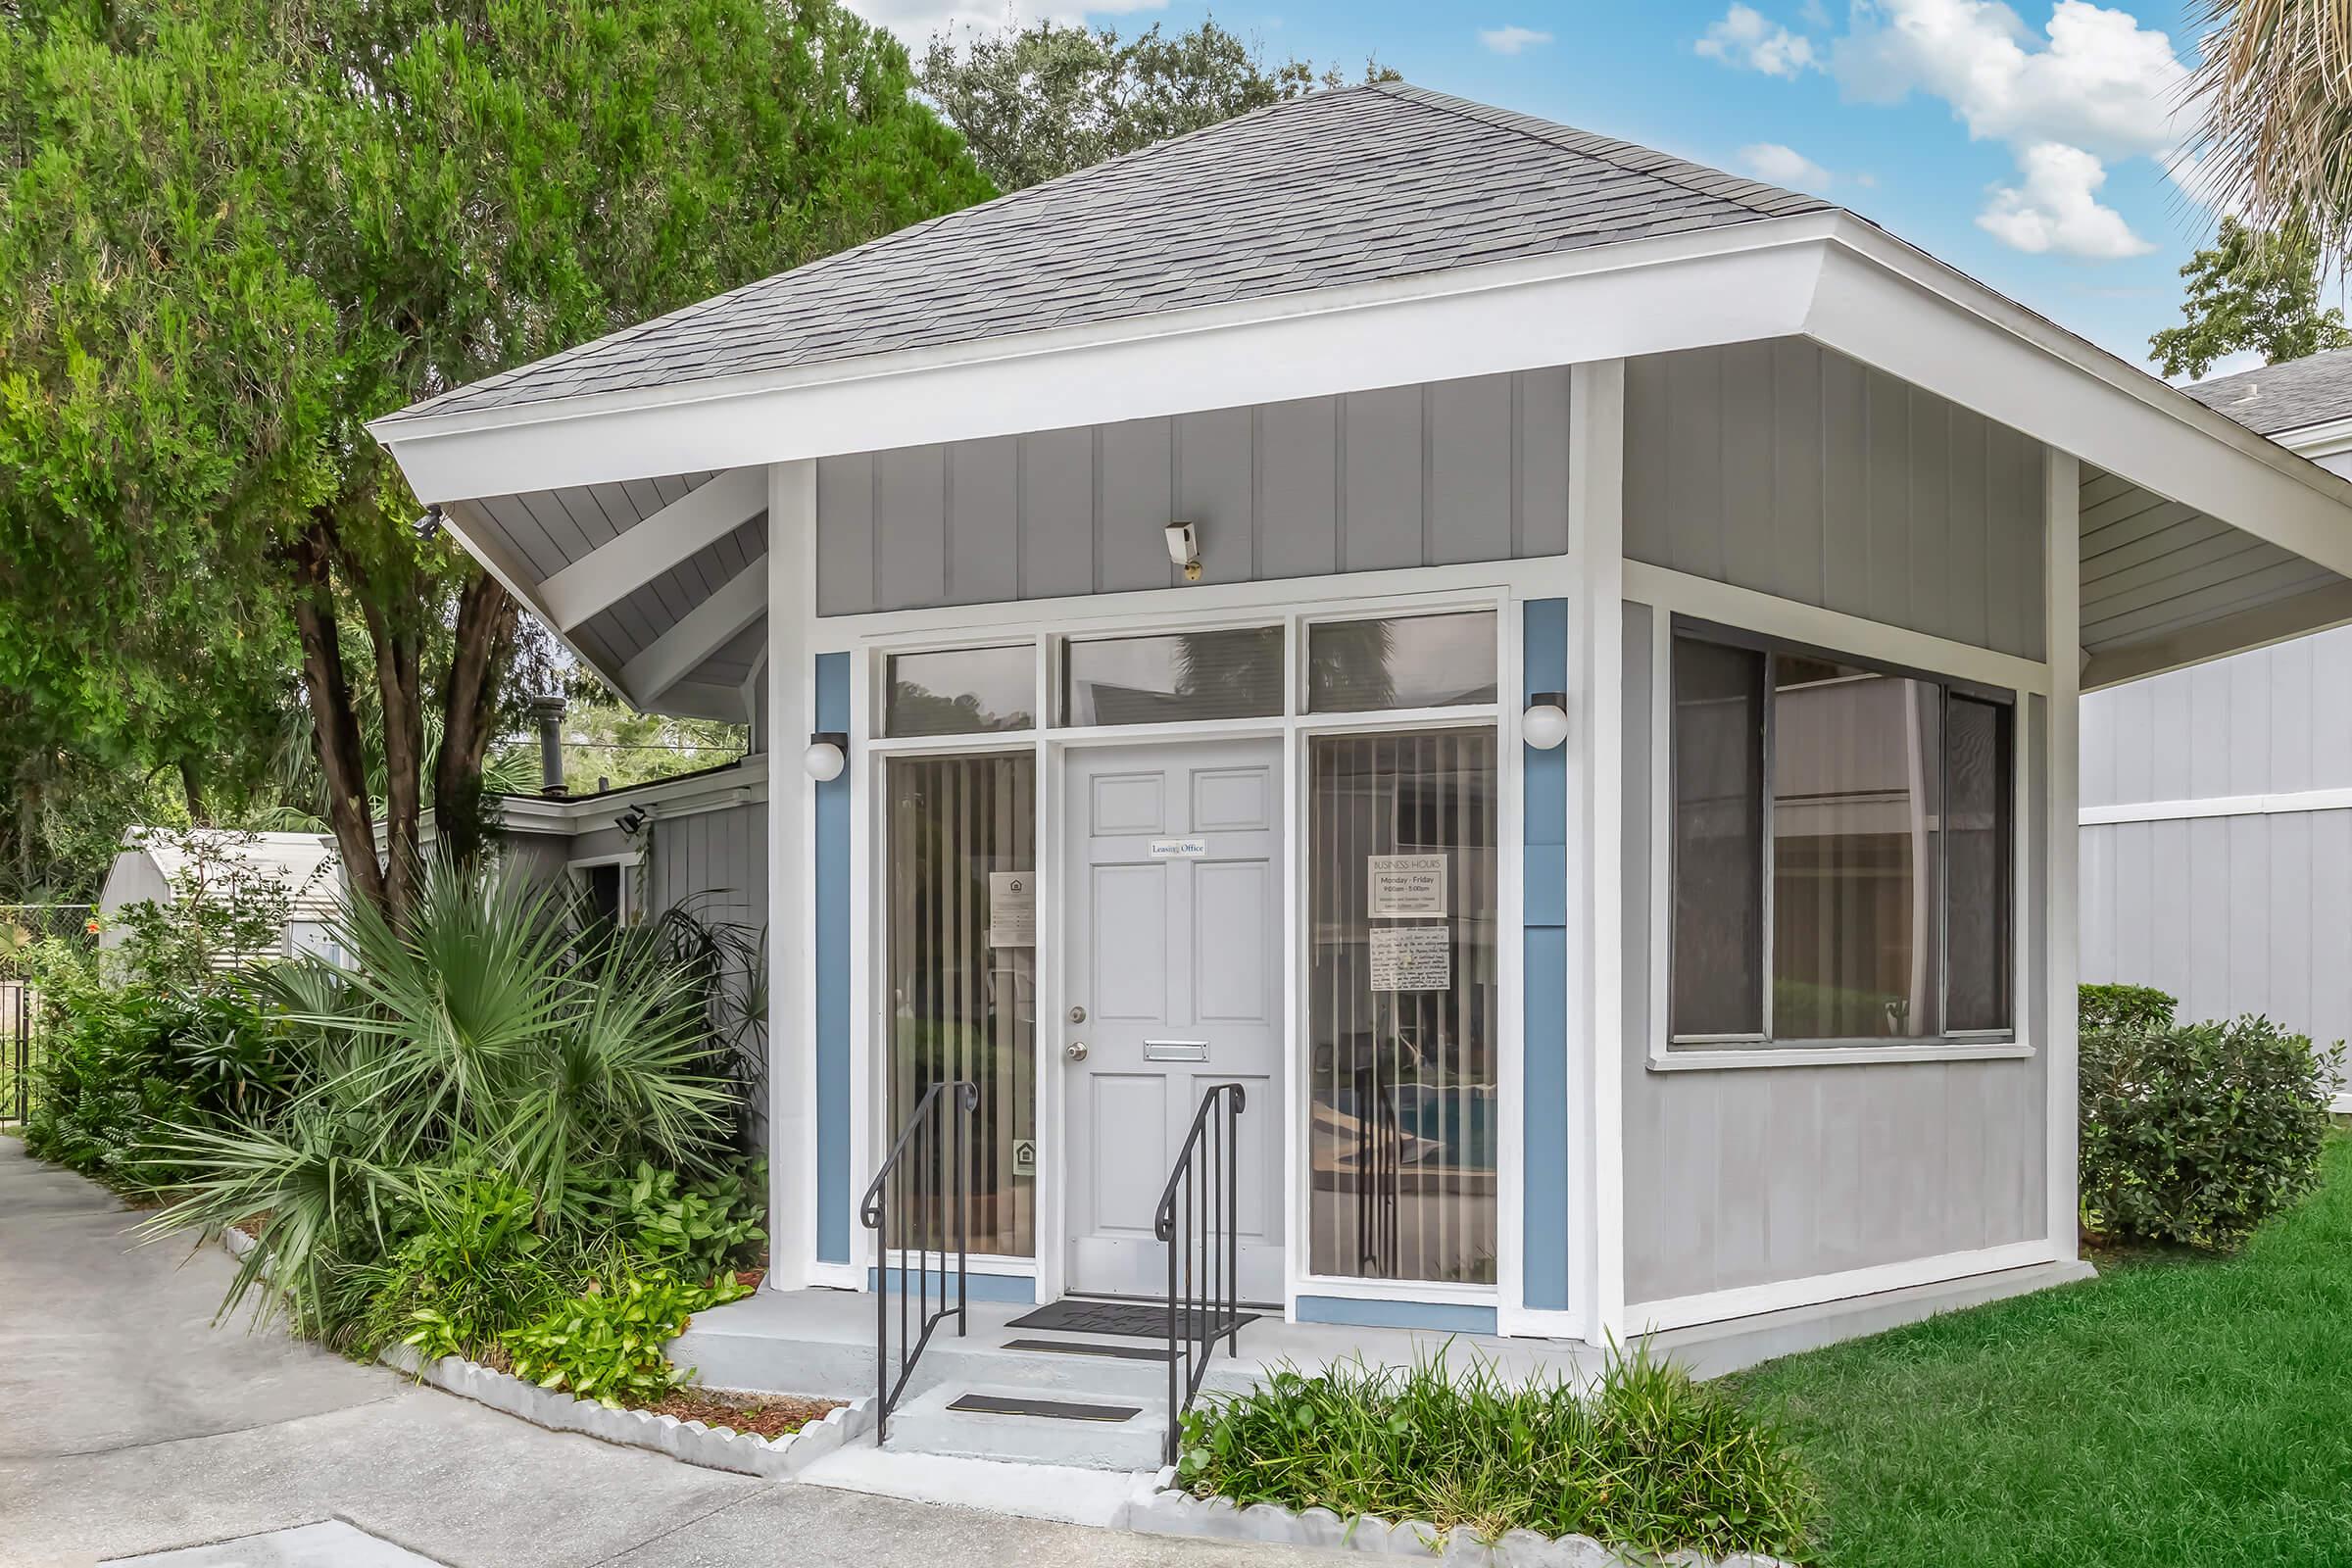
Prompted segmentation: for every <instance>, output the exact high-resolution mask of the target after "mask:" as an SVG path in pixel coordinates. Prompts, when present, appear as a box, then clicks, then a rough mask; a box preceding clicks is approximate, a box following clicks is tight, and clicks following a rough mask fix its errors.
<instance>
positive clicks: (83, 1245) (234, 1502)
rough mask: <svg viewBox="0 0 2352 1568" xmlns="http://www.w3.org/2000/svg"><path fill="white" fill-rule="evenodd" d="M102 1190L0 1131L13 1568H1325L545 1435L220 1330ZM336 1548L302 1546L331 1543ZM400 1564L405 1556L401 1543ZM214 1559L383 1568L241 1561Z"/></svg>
mask: <svg viewBox="0 0 2352 1568" xmlns="http://www.w3.org/2000/svg"><path fill="white" fill-rule="evenodd" d="M132 1219H133V1216H131V1215H128V1214H126V1213H124V1212H123V1208H122V1206H121V1205H120V1204H119V1203H118V1202H117V1201H115V1200H114V1199H113V1198H112V1197H111V1196H110V1195H108V1194H107V1193H106V1192H105V1191H103V1190H102V1189H100V1188H98V1187H96V1186H94V1185H92V1184H90V1183H88V1182H85V1181H83V1180H81V1179H80V1178H79V1177H76V1176H73V1175H69V1174H67V1173H65V1172H63V1171H59V1170H55V1169H53V1168H51V1167H49V1166H46V1165H42V1164H40V1163H38V1162H37V1161H35V1160H32V1159H30V1158H29V1157H27V1156H26V1155H25V1152H24V1145H23V1144H22V1143H20V1142H19V1141H18V1140H17V1139H16V1138H14V1137H13V1136H9V1135H5V1134H0V1564H4V1565H6V1568H50V1565H54V1564H78V1563H91V1562H97V1561H102V1560H106V1559H111V1558H118V1557H135V1556H140V1555H143V1554H146V1553H151V1552H160V1551H169V1550H172V1549H173V1548H181V1547H189V1546H197V1545H202V1544H209V1543H220V1542H229V1541H234V1540H237V1539H238V1538H243V1537H251V1536H257V1535H260V1534H263V1533H265V1532H271V1531H295V1530H296V1527H300V1526H305V1525H313V1526H317V1525H322V1524H330V1523H332V1522H335V1521H341V1522H344V1523H347V1524H349V1525H352V1526H356V1527H358V1529H359V1530H360V1531H365V1532H367V1533H368V1535H370V1536H373V1537H375V1538H378V1540H379V1541H381V1542H383V1543H389V1544H390V1545H391V1546H392V1547H400V1548H406V1550H407V1551H408V1552H413V1553H416V1554H417V1555H418V1556H419V1557H421V1558H423V1559H426V1560H427V1561H429V1562H433V1563H440V1564H447V1565H450V1568H527V1565H535V1564H547V1565H551V1568H590V1565H592V1564H615V1565H619V1564H626V1565H629V1568H640V1565H642V1568H654V1565H677V1568H686V1565H702V1564H720V1563H739V1562H740V1563H761V1564H767V1563H776V1562H783V1563H787V1564H789V1565H791V1568H823V1565H827V1564H841V1565H843V1568H901V1565H904V1568H915V1565H918V1564H919V1565H922V1568H934V1565H936V1564H939V1563H943V1562H945V1563H959V1564H979V1563H987V1564H990V1565H992V1568H996V1565H1007V1568H1012V1565H1024V1564H1039V1565H1046V1564H1053V1565H1056V1568H1058V1565H1064V1564H1102V1565H1105V1568H1160V1565H1167V1568H1179V1565H1181V1568H1196V1565H1198V1568H1245V1565H1246V1568H1308V1565H1310V1564H1322V1565H1325V1568H1328V1565H1329V1564H1330V1563H1331V1562H1332V1561H1333V1559H1332V1558H1330V1557H1328V1556H1322V1555H1318V1554H1308V1553H1296V1552H1284V1551H1276V1550H1272V1549H1267V1548H1248V1547H1239V1546H1224V1545H1217V1544H1205V1543H1191V1542H1176V1541H1158V1540H1152V1539H1150V1538H1145V1537H1138V1536H1130V1535H1124V1534H1118V1533H1114V1532H1110V1531H1101V1530H1089V1529H1084V1528H1081V1527H1078V1526H1072V1525H1056V1524H1044V1523H1039V1522H1035V1521H1031V1520H1022V1519H1007V1518H1002V1517H999V1516H997V1515H994V1514H986V1513H977V1512H971V1511H967V1510H964V1509H959V1508H951V1507H939V1506H932V1505H927V1504H923V1503H914V1502H905V1501H900V1500H898V1499H896V1498H889V1497H876V1496H867V1495H860V1494H858V1493H852V1492H842V1491H835V1490H831V1489H828V1488H823V1487H814V1486H805V1485H779V1484H776V1483H772V1482H764V1481H757V1480H752V1479H750V1478H747V1477H740V1476H730V1475H723V1474H720V1473H718V1472H716V1471H711V1470H698V1469H694V1468H692V1467H690V1466H687V1465H681V1464H677V1463H674V1462H672V1461H670V1460H668V1459H664V1458H662V1457H660V1456H658V1455H655V1454H651V1453H647V1452H644V1451H641V1450H638V1449H634V1448H620V1447H613V1446H608V1445H605V1444H601V1443H598V1442H596V1441H594V1440H593V1439H590V1438H584V1437H578V1436H572V1435H565V1434H560V1433H553V1432H546V1431H542V1430H541V1429H539V1428H537V1427H533V1426H530V1425H527V1424H525V1423H523V1422H520V1421H516V1420H514V1419H513V1418H511V1417H508V1416H504V1415H501V1414H499V1413H497V1412H496V1411H493V1410H489V1409H486V1408H484V1407H483V1406H480V1405H476V1404H473V1403H470V1402H468V1401H466V1400H463V1399H458V1398H455V1397H451V1396H448V1395H445V1394H442V1393H439V1392H438V1391H436V1390H432V1389H425V1388H419V1387H416V1386H414V1385H411V1384H410V1383H408V1382H407V1381H405V1380H404V1379H402V1378H400V1377H398V1376H396V1375H395V1374H393V1373H391V1372H389V1371H386V1370H384V1369H381V1368H376V1367H363V1366H356V1365H353V1364H352V1363H351V1362H348V1361H345V1360H342V1359H340V1358H339V1357H336V1356H333V1355H330V1354H327V1353H326V1352H324V1351H322V1350H319V1349H317V1348H313V1347H310V1346H307V1345H302V1344H297V1343H295V1342H293V1341H290V1340H288V1339H287V1338H286V1337H285V1336H284V1335H283V1334H282V1333H281V1332H278V1331H276V1330H262V1331H259V1332H247V1331H245V1330H244V1329H243V1328H242V1327H229V1328H221V1329H215V1328H213V1327H212V1326H211V1320H212V1314H213V1311H214V1309H215V1308H216V1307H217V1306H218V1305H219V1303H220V1300H221V1293H222V1291H223V1290H224V1289H225V1288H226V1286H227V1283H228V1279H229V1276H230V1274H231V1272H232V1269H231V1266H230V1263H229V1261H228V1258H227V1257H226V1256H225V1255H224V1254H223V1253H221V1251H220V1250H218V1249H212V1248H208V1249H205V1250H201V1251H198V1252H195V1253H193V1254H190V1253H189V1251H188V1250H187V1249H186V1247H185V1246H184V1245H169V1244H168V1245H162V1246H155V1247H146V1248H137V1249H132V1248H130V1247H129V1245H128V1242H127V1239H126V1238H125V1236H124V1230H125V1228H126V1227H127V1226H128V1225H129V1224H130V1223H131V1221H132ZM348 1535H349V1532H343V1531H339V1530H331V1529H329V1530H313V1531H307V1532H298V1533H297V1535H294V1536H288V1537H286V1538H284V1539H285V1540H286V1541H289V1542H292V1541H296V1540H300V1541H303V1542H311V1543H331V1542H332V1541H334V1540H337V1539H343V1538H346V1537H348ZM384 1549H385V1551H386V1552H389V1550H390V1548H389V1547H387V1548H384ZM173 1560H174V1561H176V1562H183V1563H189V1564H191V1565H192V1564H194V1563H196V1562H199V1561H201V1562H203V1563H205V1564H208V1565H211V1564H221V1565H227V1564H245V1565H252V1568H260V1565H264V1564H280V1563H292V1562H296V1561H299V1562H301V1563H302V1564H304V1565H306V1568H308V1565H310V1564H313V1563H317V1564H319V1565H321V1568H325V1565H328V1564H333V1565H337V1568H340V1565H341V1564H345V1563H348V1564H353V1565H357V1564H361V1563H374V1562H377V1561H392V1560H397V1554H392V1555H377V1554H374V1553H372V1552H363V1551H360V1550H353V1551H350V1552H348V1553H345V1554H336V1553H335V1552H334V1551H333V1550H332V1549H331V1547H329V1548H328V1549H327V1552H326V1554H325V1555H313V1554H310V1552H308V1551H307V1550H306V1551H304V1552H301V1553H295V1552H293V1551H292V1550H291V1549H271V1548H266V1547H263V1546H260V1545H254V1546H249V1547H238V1548H233V1549H227V1550H223V1551H218V1552H207V1553H203V1554H201V1555H200V1556H193V1555H192V1556H188V1557H179V1558H174V1559H173Z"/></svg>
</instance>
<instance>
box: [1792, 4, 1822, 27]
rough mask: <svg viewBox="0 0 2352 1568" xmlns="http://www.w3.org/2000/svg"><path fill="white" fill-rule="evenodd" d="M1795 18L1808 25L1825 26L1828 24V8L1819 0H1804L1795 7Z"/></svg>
mask: <svg viewBox="0 0 2352 1568" xmlns="http://www.w3.org/2000/svg"><path fill="white" fill-rule="evenodd" d="M1796 20H1797V21H1799V22H1801V23H1803V24H1804V25H1806V26H1808V27H1826V26H1828V25H1830V8H1829V7H1828V6H1825V5H1823V4H1822V3H1821V0H1805V3H1804V4H1803V5H1801V6H1798V7H1797V8H1796Z"/></svg>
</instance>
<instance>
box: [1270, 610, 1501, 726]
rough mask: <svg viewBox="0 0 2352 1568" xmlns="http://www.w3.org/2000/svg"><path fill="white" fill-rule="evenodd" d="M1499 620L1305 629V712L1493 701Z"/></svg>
mask: <svg viewBox="0 0 2352 1568" xmlns="http://www.w3.org/2000/svg"><path fill="white" fill-rule="evenodd" d="M1306 665H1307V669H1306V684H1307V698H1306V707H1307V711H1309V712H1311V713H1362V712H1369V711H1372V710H1374V709H1381V708H1455V707H1461V706H1464V705H1466V704H1471V703H1491V702H1494V701H1495V679H1496V677H1495V613H1494V612H1493V611H1491V610H1481V611H1473V612H1470V613H1463V614H1448V615H1400V616H1392V617H1390V618H1388V619H1385V620H1340V621H1330V622H1326V623H1324V624H1321V625H1316V626H1310V627H1308V628H1307V635H1306Z"/></svg>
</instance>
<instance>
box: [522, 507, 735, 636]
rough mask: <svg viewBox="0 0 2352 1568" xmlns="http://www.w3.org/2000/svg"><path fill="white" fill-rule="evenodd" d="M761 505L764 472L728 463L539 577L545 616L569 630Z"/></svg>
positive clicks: (712, 540) (713, 540) (707, 543)
mask: <svg viewBox="0 0 2352 1568" xmlns="http://www.w3.org/2000/svg"><path fill="white" fill-rule="evenodd" d="M766 510H767V470H766V469H765V468H759V467H753V468H731V469H729V470H727V471H726V472H725V473H722V474H719V475H718V476H717V477H716V478H713V479H710V480H707V481H705V482H704V483H702V484H700V485H698V486H696V487H695V488H694V489H692V490H689V491H688V492H686V494H684V495H682V496H680V497H679V498H678V499H677V500H675V501H673V502H671V503H670V504H669V505H668V506H666V507H663V508H662V510H661V511H660V512H657V513H655V514H654V515H652V516H650V517H647V518H646V519H645V520H644V521H642V522H640V523H638V524H637V525H636V526H634V527H632V528H627V529H624V530H623V531H622V532H621V533H620V534H618V535H617V536H615V537H614V538H613V539H612V540H610V541H608V542H606V543H604V544H601V545H599V546H597V547H596V548H595V549H594V550H591V551H589V552H588V554H586V555H584V556H582V557H581V558H580V559H579V560H577V561H575V562H573V563H572V564H570V565H568V566H565V567H564V569H563V570H562V571H559V572H557V573H556V574H555V575H554V576H552V577H550V578H548V579H547V581H546V582H544V583H542V584H541V585H540V588H539V597H540V603H541V607H542V609H543V610H544V611H545V613H546V616H547V619H548V620H549V621H550V622H551V623H552V624H553V625H555V626H556V627H558V628H559V629H561V630H564V631H569V630H571V628H572V627H574V626H577V625H578V624H579V623H580V622H581V621H583V620H586V619H587V618H588V617H589V616H590V615H593V614H595V613H597V612H598V611H600V610H604V609H608V608H610V607H611V606H613V605H615V604H618V603H619V602H620V601H621V600H623V599H625V598H627V597H628V596H629V595H630V594H631V593H632V592H634V591H635V590H636V589H638V588H640V587H642V586H644V585H645V584H646V583H649V582H651V581H653V580H654V579H655V578H656V577H659V576H660V575H662V573H663V572H665V571H667V570H669V568H670V567H672V566H675V565H677V564H680V563H681V562H684V561H687V560H689V559H690V558H692V557H693V556H694V555H695V553H696V552H697V551H700V550H702V549H704V548H706V547H707V546H710V545H713V544H716V543H717V542H718V541H719V540H721V539H724V538H725V537H726V536H727V535H729V534H731V533H733V532H734V531H735V530H736V529H738V528H740V527H742V526H743V525H744V524H745V523H747V522H749V521H751V520H752V519H753V518H754V517H757V516H758V515H760V514H761V513H762V512H765V511H766Z"/></svg>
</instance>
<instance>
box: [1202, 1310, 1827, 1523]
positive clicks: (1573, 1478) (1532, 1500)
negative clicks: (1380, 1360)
mask: <svg viewBox="0 0 2352 1568" xmlns="http://www.w3.org/2000/svg"><path fill="white" fill-rule="evenodd" d="M1177 1481H1178V1485H1180V1486H1183V1487H1186V1488H1188V1489H1190V1490H1191V1491H1193V1492H1194V1493H1196V1494H1197V1495H1201V1496H1224V1497H1230V1498H1232V1499H1233V1500H1234V1502H1236V1503H1237V1504H1239V1505H1241V1506H1244V1507H1247V1506H1248V1505H1250V1503H1253V1502H1271V1503H1275V1504H1278V1505H1280V1506H1282V1507H1285V1508H1291V1509H1295V1510H1302V1509H1306V1508H1313V1507H1323V1508H1329V1509H1331V1510H1332V1511H1333V1512H1335V1513H1337V1514H1339V1515H1340V1516H1341V1517H1343V1518H1352V1517H1356V1516H1360V1515H1365V1514H1372V1515H1377V1516H1380V1517H1383V1518H1388V1519H1425V1520H1427V1521H1429V1522H1430V1523H1431V1524H1434V1525H1436V1526H1437V1527H1438V1528H1439V1529H1440V1530H1444V1531H1452V1530H1457V1529H1459V1530H1467V1531H1469V1532H1470V1533H1471V1534H1473V1535H1474V1536H1476V1537H1478V1538H1479V1539H1481V1540H1488V1541H1491V1540H1493V1539H1495V1537H1497V1536H1500V1535H1502V1534H1503V1533H1504V1532H1506V1531H1510V1530H1520V1529H1526V1530H1534V1531H1538V1532H1541V1533H1542V1534H1544V1535H1546V1536H1551V1537H1555V1538H1556V1537H1559V1536H1567V1535H1583V1536H1591V1537H1593V1538H1594V1539H1596V1540H1600V1541H1606V1542H1612V1543H1619V1544H1626V1545H1632V1546H1637V1547H1641V1548H1642V1549H1644V1550H1649V1551H1665V1550H1669V1549H1672V1548H1675V1547H1680V1546H1695V1547H1698V1548H1700V1549H1701V1550H1704V1551H1707V1552H1710V1553H1713V1554H1716V1555H1726V1554H1729V1553H1731V1552H1735V1551H1766V1552H1771V1553H1773V1554H1775V1555H1779V1556H1787V1557H1797V1556H1801V1555H1802V1554H1803V1551H1804V1546H1805V1539H1806V1525H1807V1522H1808V1520H1809V1519H1810V1517H1811V1515H1812V1512H1813V1508H1814V1492H1813V1487H1812V1485H1811V1483H1810V1482H1809V1481H1808V1480H1807V1479H1806V1477H1805V1475H1804V1473H1803V1471H1802V1470H1801V1469H1800V1467H1799V1466H1798V1463H1797V1461H1796V1457H1795V1455H1794V1453H1793V1452H1792V1451H1791V1449H1790V1446H1789V1444H1788V1443H1787V1442H1785V1441H1784V1440H1783V1439H1782V1438H1781V1436H1780V1434H1779V1433H1778V1432H1776V1431H1774V1430H1773V1429H1772V1427H1771V1426H1770V1424H1769V1423H1764V1422H1759V1421H1756V1420H1754V1419H1753V1418H1751V1417H1750V1416H1748V1415H1747V1414H1746V1413H1745V1412H1743V1411H1742V1410H1740V1407H1739V1406H1738V1405H1737V1404H1736V1403H1734V1402H1733V1401H1732V1400H1730V1399H1728V1398H1726V1397H1724V1396H1723V1395H1722V1393H1721V1392H1720V1391H1719V1390H1718V1389H1717V1388H1716V1387H1715V1386H1713V1385H1710V1384H1702V1383H1695V1382H1693V1381H1691V1378H1690V1376H1689V1375H1688V1374H1687V1373H1685V1372H1684V1371H1683V1370H1682V1369H1681V1368H1679V1367H1676V1366H1672V1365H1668V1364H1665V1363H1662V1362H1659V1361H1657V1360H1653V1359H1651V1358H1650V1357H1649V1356H1648V1355H1647V1354H1646V1353H1644V1352H1641V1351H1636V1352H1634V1353H1631V1354H1623V1355H1612V1356H1611V1358H1610V1360H1609V1363H1608V1365H1607V1367H1606V1369H1605V1372H1604V1375H1603V1377H1602V1379H1601V1382H1600V1385H1599V1387H1598V1388H1597V1389H1596V1390H1594V1391H1593V1393H1591V1394H1590V1395H1580V1394H1579V1393H1577V1392H1576V1391H1575V1390H1573V1389H1570V1388H1567V1387H1563V1386H1560V1385H1557V1384H1553V1385H1546V1386H1538V1387H1518V1386H1514V1385H1511V1384H1508V1383H1505V1382H1503V1381H1502V1380H1501V1379H1499V1378H1497V1377H1496V1376H1495V1374H1494V1372H1493V1371H1492V1370H1491V1369H1490V1368H1489V1367H1488V1366H1487V1365H1486V1364H1485V1363H1484V1362H1471V1363H1469V1364H1465V1365H1456V1366H1453V1367H1448V1366H1447V1365H1446V1358H1445V1357H1444V1356H1443V1355H1441V1356H1439V1357H1438V1358H1437V1359H1436V1360H1435V1361H1432V1362H1425V1363H1422V1364H1419V1365H1416V1366H1414V1367H1413V1368H1412V1369H1411V1370H1409V1371H1399V1370H1397V1369H1394V1368H1374V1367H1366V1366H1361V1365H1353V1364H1342V1365H1340V1366H1336V1367H1332V1368H1329V1369H1327V1370H1325V1371H1323V1372H1320V1373H1317V1374H1315V1375H1313V1376H1311V1377H1310V1376H1304V1375H1301V1374H1299V1373H1297V1372H1279V1373H1277V1374H1276V1375H1275V1376H1274V1377H1273V1378H1271V1379H1270V1380H1269V1381H1268V1382H1267V1383H1265V1384H1264V1385H1262V1386H1261V1387H1259V1388H1258V1389H1256V1390H1254V1391H1252V1392H1250V1393H1249V1394H1242V1395H1231V1396H1212V1397H1209V1398H1208V1399H1205V1400H1203V1401H1202V1402H1201V1404H1200V1405H1198V1406H1196V1407H1195V1408H1194V1409H1193V1410H1192V1411H1191V1412H1190V1413H1189V1414H1188V1415H1187V1416H1186V1417H1185V1428H1184V1451H1183V1456H1182V1461H1181V1464H1180V1466H1179V1469H1178V1477H1177Z"/></svg>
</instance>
